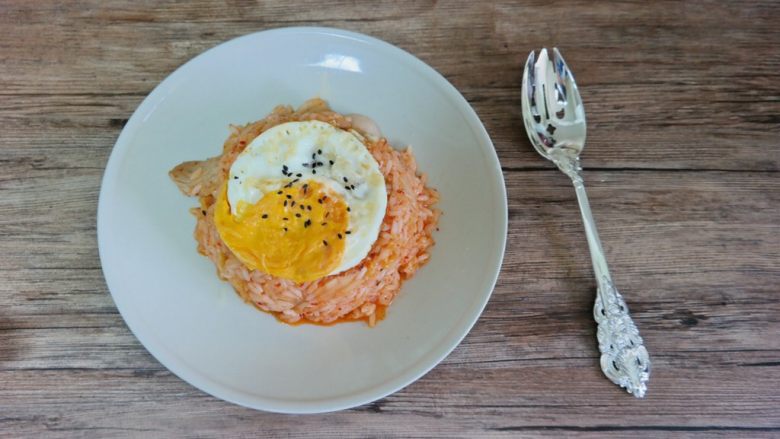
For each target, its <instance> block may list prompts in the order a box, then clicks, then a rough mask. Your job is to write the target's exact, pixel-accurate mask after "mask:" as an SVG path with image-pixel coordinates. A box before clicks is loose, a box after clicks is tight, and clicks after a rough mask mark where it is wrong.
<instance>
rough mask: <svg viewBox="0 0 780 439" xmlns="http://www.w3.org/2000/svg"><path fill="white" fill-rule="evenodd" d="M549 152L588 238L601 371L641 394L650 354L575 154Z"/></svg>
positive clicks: (645, 383) (562, 150)
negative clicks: (616, 278)
mask: <svg viewBox="0 0 780 439" xmlns="http://www.w3.org/2000/svg"><path fill="white" fill-rule="evenodd" d="M559 151H560V154H553V157H554V158H553V162H555V164H556V165H558V168H560V169H561V171H563V172H564V173H565V174H566V175H568V176H569V177H571V180H572V183H574V189H575V191H576V193H577V202H578V203H579V205H580V212H581V213H582V221H583V223H584V225H585V234H586V236H587V239H588V247H589V249H590V257H591V259H592V261H593V271H594V272H595V274H596V283H597V285H598V290H597V292H596V304H595V305H594V306H593V317H594V318H595V320H596V323H597V324H598V331H597V338H598V342H599V351H601V370H603V371H604V374H605V375H606V376H607V378H609V379H610V380H611V381H612V382H613V383H615V384H617V385H619V386H621V387H624V388H625V389H626V390H627V391H628V393H631V394H633V395H634V396H636V397H637V398H642V397H643V396H645V392H646V391H647V381H648V380H649V379H650V357H649V355H648V353H647V349H645V346H644V344H643V341H642V337H640V335H639V330H637V328H636V325H635V324H634V321H633V320H631V316H630V315H629V314H628V307H627V306H626V302H625V301H624V300H623V296H621V295H620V293H619V292H618V291H617V289H616V288H615V285H614V284H613V283H612V277H611V276H610V275H609V268H608V267H607V260H606V258H605V257H604V250H603V249H602V248H601V240H600V239H599V234H598V231H597V230H596V223H595V222H594V221H593V215H592V214H591V211H590V203H589V202H588V195H587V194H586V193H585V184H584V183H583V180H582V175H581V171H582V168H581V167H580V164H579V159H578V158H577V157H572V156H571V155H569V154H566V151H565V149H561V150H559Z"/></svg>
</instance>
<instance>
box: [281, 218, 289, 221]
mask: <svg viewBox="0 0 780 439" xmlns="http://www.w3.org/2000/svg"><path fill="white" fill-rule="evenodd" d="M282 219H283V220H285V221H290V218H287V217H284V218H282Z"/></svg>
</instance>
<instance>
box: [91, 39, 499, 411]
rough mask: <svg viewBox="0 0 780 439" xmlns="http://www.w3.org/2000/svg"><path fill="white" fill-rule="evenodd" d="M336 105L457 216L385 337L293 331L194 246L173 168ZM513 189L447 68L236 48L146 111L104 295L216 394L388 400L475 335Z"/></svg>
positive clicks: (128, 168) (109, 181)
mask: <svg viewBox="0 0 780 439" xmlns="http://www.w3.org/2000/svg"><path fill="white" fill-rule="evenodd" d="M316 96H319V97H322V98H324V99H326V100H327V101H328V102H329V103H330V105H331V106H332V107H333V109H334V110H336V111H339V112H341V113H361V114H365V115H367V116H369V117H371V118H373V119H374V120H375V121H376V122H377V123H378V124H379V126H380V127H381V129H382V132H383V134H384V135H385V136H386V137H387V138H388V139H389V140H390V142H391V143H392V144H393V145H395V146H396V147H405V146H407V145H411V146H412V148H413V151H414V153H415V156H416V157H417V161H418V164H419V169H420V171H422V172H426V173H427V174H428V177H429V184H430V185H432V186H433V187H435V188H437V189H439V191H440V193H441V202H440V204H439V207H440V208H441V210H442V211H443V212H444V216H443V217H442V218H441V221H440V229H441V230H440V231H439V232H437V233H435V235H434V238H435V240H436V245H435V247H434V248H433V249H432V252H431V259H430V262H429V263H428V264H427V265H426V266H425V267H423V268H422V269H421V270H420V271H419V272H418V273H417V275H416V276H415V277H414V278H413V279H411V280H410V281H408V282H406V283H405V284H404V285H403V288H402V290H401V293H400V294H399V296H398V297H397V298H396V300H395V302H393V304H392V306H390V308H389V309H388V312H387V316H386V318H385V319H384V320H383V321H381V322H380V323H379V324H378V325H377V326H376V327H374V328H369V327H368V326H367V325H366V324H365V323H362V322H357V323H345V324H338V325H334V326H330V327H322V326H313V325H299V326H288V325H285V324H282V323H279V322H278V321H277V320H276V319H275V318H274V317H273V316H271V315H269V314H265V313H263V312H261V311H258V310H257V309H255V308H253V307H252V306H250V305H247V304H245V303H244V302H243V301H242V300H241V299H240V298H239V297H238V296H237V295H236V294H235V293H234V292H233V290H232V288H231V287H230V285H228V284H227V283H225V282H222V281H220V280H219V279H218V278H217V275H216V270H215V268H214V265H213V264H212V263H211V261H209V260H208V259H207V258H205V257H203V256H201V255H199V254H198V253H197V251H196V244H195V240H194V239H193V236H192V233H193V230H194V226H195V220H194V218H193V217H192V216H191V215H190V214H189V212H188V209H189V208H191V207H193V206H195V204H196V200H194V199H192V198H187V197H185V196H183V195H182V194H181V193H180V192H179V191H178V189H177V188H176V187H175V185H174V184H173V183H172V182H171V181H170V180H169V178H168V170H170V169H171V168H172V167H174V166H175V165H177V164H178V163H180V162H182V161H186V160H199V159H204V158H206V157H211V156H214V155H217V154H219V153H220V152H221V148H222V143H223V142H224V140H225V138H226V137H227V136H228V124H231V123H234V124H244V123H247V122H250V121H254V120H257V119H260V118H262V117H264V116H265V115H266V114H268V113H269V112H270V111H271V109H272V108H273V107H274V106H276V105H278V104H290V105H293V106H297V105H300V104H301V103H303V102H304V101H305V100H306V99H309V98H312V97H316ZM506 228H507V206H506V191H505V188H504V181H503V176H502V173H501V168H500V166H499V163H498V158H497V157H496V153H495V151H494V149H493V145H492V143H491V141H490V138H489V137H488V135H487V133H486V131H485V128H484V127H483V126H482V124H481V123H480V121H479V119H478V117H477V115H476V114H475V112H474V110H472V108H471V107H470V106H469V104H468V103H467V102H466V100H465V99H464V98H463V96H461V95H460V93H458V91H457V90H456V89H455V88H454V87H453V86H452V85H451V84H450V83H449V82H447V80H445V79H444V78H443V77H442V76H441V75H439V74H438V73H437V72H436V71H434V70H433V69H432V68H431V67H429V66H428V65H426V64H425V63H423V62H422V61H420V60H418V59H417V58H415V57H414V56H412V55H410V54H409V53H407V52H404V51H403V50H401V49H399V48H397V47H395V46H392V45H390V44H387V43H385V42H383V41H380V40H377V39H374V38H371V37H368V36H365V35H361V34H356V33H352V32H346V31H342V30H335V29H324V28H286V29H277V30H270V31H265V32H259V33H255V34H251V35H247V36H244V37H241V38H236V39H234V40H231V41H228V42H226V43H224V44H221V45H219V46H217V47H215V48H213V49H210V50H208V51H206V52H204V53H203V54H201V55H199V56H197V57H196V58H194V59H192V60H191V61H189V62H188V63H186V64H184V65H183V66H182V67H180V68H179V69H178V70H176V71H175V72H173V73H172V74H171V75H170V76H169V77H168V78H166V79H165V80H164V81H163V82H162V83H161V84H160V85H159V86H157V88H155V89H154V91H153V92H152V93H151V94H150V95H149V96H148V97H147V98H146V99H145V100H144V101H143V103H142V104H141V105H140V106H139V107H138V109H137V110H136V111H135V113H134V114H133V116H132V117H131V118H130V120H129V121H128V123H127V125H126V126H125V128H124V130H123V131H122V133H121V135H120V136H119V139H118V140H117V142H116V145H115V146H114V150H113V152H112V153H111V158H110V159H109V161H108V165H107V167H106V172H105V175H104V177H103V184H102V188H101V191H100V202H99V206H98V244H99V248H100V258H101V261H102V264H103V272H104V274H105V277H106V282H107V284H108V287H109V289H110V291H111V294H112V295H113V298H114V301H115V302H116V305H117V308H119V311H120V312H121V314H122V317H124V319H125V321H126V322H127V325H128V326H129V327H130V329H131V330H132V331H133V333H134V334H135V335H136V337H138V339H139V340H140V341H141V343H143V345H144V346H145V347H146V348H147V349H148V350H149V352H151V353H152V355H154V356H155V357H156V358H157V359H158V360H159V361H160V362H161V363H162V364H163V365H165V367H167V368H168V369H170V370H171V371H172V372H173V373H175V374H176V375H178V376H179V377H181V378H182V379H184V380H185V381H187V382H189V383H191V384H192V385H194V386H196V387H198V388H199V389H202V390H203V391H205V392H208V393H210V394H212V395H214V396H216V397H219V398H222V399H225V400H227V401H231V402H234V403H237V404H241V405H244V406H247V407H252V408H256V409H261V410H267V411H275V412H286V413H313V412H325V411H332V410H339V409H344V408H349V407H353V406H357V405H360V404H364V403H367V402H370V401H373V400H376V399H378V398H381V397H384V396H386V395H388V394H390V393H392V392H395V391H397V390H399V389H401V388H403V387H404V386H406V385H408V384H410V383H411V382H413V381H415V380H416V379H418V378H420V377H421V376H422V375H423V374H425V373H426V372H427V371H429V370H430V369H431V368H433V367H434V366H435V365H436V364H437V363H438V362H439V361H441V360H442V359H443V358H444V357H445V356H447V354H449V353H450V352H451V351H452V350H453V349H454V348H455V346H457V345H458V343H459V342H460V341H461V340H462V339H463V337H464V336H465V335H466V333H468V331H469V329H471V327H472V325H473V324H474V323H475V322H476V320H477V318H478V317H479V315H480V313H481V312H482V309H483V308H484V306H485V304H486V303H487V301H488V299H489V297H490V294H491V292H492V290H493V287H494V285H495V282H496V277H497V276H498V272H499V268H500V266H501V260H502V258H503V254H504V245H505V242H506Z"/></svg>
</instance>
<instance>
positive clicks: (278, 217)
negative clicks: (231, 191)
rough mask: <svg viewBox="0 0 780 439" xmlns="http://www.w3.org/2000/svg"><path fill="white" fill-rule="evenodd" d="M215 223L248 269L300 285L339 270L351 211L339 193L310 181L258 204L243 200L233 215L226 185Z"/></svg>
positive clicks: (283, 189)
mask: <svg viewBox="0 0 780 439" xmlns="http://www.w3.org/2000/svg"><path fill="white" fill-rule="evenodd" d="M214 222H215V224H216V227H217V231H218V232H219V235H220V237H221V238H222V241H223V242H224V243H225V244H226V245H227V246H228V248H230V250H231V251H232V252H233V253H234V254H235V255H236V257H238V259H239V260H240V261H241V262H243V263H244V264H245V265H246V266H247V267H249V268H251V269H255V270H259V271H262V272H264V273H268V274H270V275H273V276H276V277H280V278H284V279H291V280H293V281H295V282H299V283H300V282H306V281H311V280H315V279H319V278H321V277H324V276H327V275H328V274H330V273H331V272H333V270H335V269H336V267H338V266H339V264H340V263H341V259H342V256H343V254H344V241H345V239H346V234H347V227H348V225H349V213H348V208H347V204H346V202H345V201H344V199H343V198H342V197H341V196H340V195H339V194H337V193H335V192H333V191H331V190H329V189H328V188H327V187H326V186H324V185H323V184H322V183H319V182H317V181H314V180H310V181H304V182H300V183H297V184H296V185H294V186H291V185H289V184H288V185H285V186H283V187H280V188H279V189H278V190H276V191H270V192H268V193H266V194H265V195H264V196H263V197H262V198H261V199H260V200H259V201H258V202H257V203H255V204H249V203H246V202H244V201H239V202H238V204H237V205H236V214H235V215H233V214H232V213H231V211H230V205H229V203H228V200H227V185H225V186H224V187H223V188H222V190H221V192H220V195H219V197H218V198H217V204H216V210H215V214H214Z"/></svg>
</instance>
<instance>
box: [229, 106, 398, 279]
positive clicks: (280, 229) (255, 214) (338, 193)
mask: <svg viewBox="0 0 780 439" xmlns="http://www.w3.org/2000/svg"><path fill="white" fill-rule="evenodd" d="M386 207H387V190H386V188H385V179H384V176H383V175H382V173H381V172H380V170H379V165H378V164H377V162H376V160H375V159H374V157H373V156H372V155H371V153H370V152H369V151H368V149H366V146H365V145H364V144H363V142H362V141H361V139H360V138H358V136H356V135H355V134H354V133H352V132H349V131H345V130H342V129H339V128H336V127H334V126H332V125H330V124H327V123H325V122H320V121H306V122H288V123H284V124H281V125H277V126H275V127H273V128H271V129H269V130H267V131H265V132H264V133H263V134H261V135H260V136H258V137H257V138H255V139H254V140H253V141H252V142H251V143H250V144H249V145H248V146H247V147H246V149H244V151H242V152H241V153H240V154H239V155H238V157H237V158H236V160H235V162H233V165H232V166H231V167H230V170H229V173H228V177H227V182H226V184H225V186H224V187H223V188H222V190H221V192H220V194H219V196H218V199H217V205H216V211H215V217H214V220H215V224H216V227H217V231H218V232H219V235H220V237H221V238H222V241H223V242H224V243H225V244H226V245H227V246H228V248H229V249H230V250H231V251H232V252H233V253H234V254H235V255H236V257H238V259H239V260H240V261H241V262H243V263H244V264H245V265H246V266H247V267H249V268H251V269H255V270H259V271H262V272H265V273H268V274H271V275H273V276H276V277H280V278H285V279H291V280H293V281H295V282H306V281H311V280H315V279H319V278H321V277H324V276H327V275H331V274H337V273H340V272H342V271H345V270H348V269H350V268H352V267H354V266H355V265H357V264H358V263H360V261H361V260H363V258H365V257H366V255H367V254H368V252H369V250H370V249H371V246H372V245H373V243H374V241H376V238H377V236H378V234H379V230H380V227H381V225H382V220H383V218H384V215H385V209H386Z"/></svg>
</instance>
